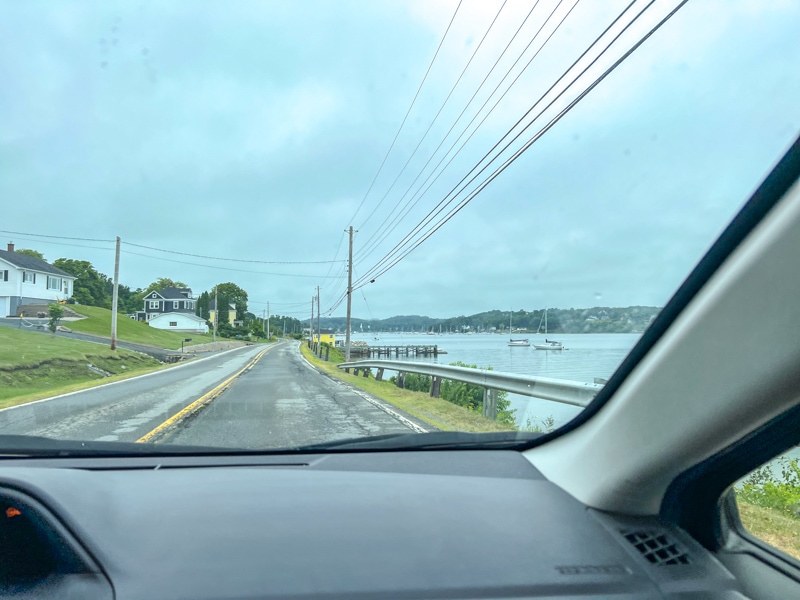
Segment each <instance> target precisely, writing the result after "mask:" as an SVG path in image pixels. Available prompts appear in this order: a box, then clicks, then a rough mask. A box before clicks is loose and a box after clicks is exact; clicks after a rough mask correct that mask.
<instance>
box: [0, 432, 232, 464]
mask: <svg viewBox="0 0 800 600" xmlns="http://www.w3.org/2000/svg"><path fill="white" fill-rule="evenodd" d="M229 452H231V449H230V448H216V447H210V446H178V445H171V444H137V443H135V442H94V441H80V440H54V439H51V438H47V437H41V436H33V435H0V459H3V458H27V457H36V458H69V457H72V458H79V457H101V456H172V455H176V454H210V453H229Z"/></svg>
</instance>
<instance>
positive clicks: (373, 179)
mask: <svg viewBox="0 0 800 600" xmlns="http://www.w3.org/2000/svg"><path fill="white" fill-rule="evenodd" d="M462 1H463V0H459V2H458V5H457V6H456V10H455V11H454V12H453V16H452V17H451V18H450V23H448V25H447V29H445V31H444V35H443V36H442V39H441V40H440V41H439V45H438V46H437V48H436V52H435V53H434V54H433V58H432V59H431V62H430V64H428V68H427V70H426V71H425V76H424V77H423V78H422V81H420V83H419V87H418V88H417V93H416V94H414V98H413V100H411V105H410V106H409V107H408V110H407V111H406V115H405V116H404V117H403V121H402V123H400V127H398V129H397V133H395V134H394V139H393V140H392V143H391V144H390V145H389V149H388V150H387V151H386V155H385V156H384V157H383V160H382V161H381V164H380V166H379V167H378V171H377V173H375V177H373V178H372V182H371V183H370V184H369V188H368V189H367V192H366V193H365V194H364V197H363V198H362V199H361V202H360V203H359V205H358V208H356V212H354V213H353V216H352V217H350V223H352V222H353V221H355V218H356V215H358V211H360V210H361V207H362V206H364V201H365V200H366V199H367V196H369V193H370V192H371V191H372V187H373V186H374V185H375V182H376V181H377V179H378V176H379V175H380V174H381V171H383V166H384V165H385V164H386V160H387V159H388V158H389V154H390V153H391V152H392V148H394V145H395V143H396V142H397V138H398V137H399V136H400V132H401V131H402V130H403V126H404V125H405V124H406V120H408V115H410V114H411V109H412V108H414V104H415V103H416V101H417V97H418V96H419V93H420V91H421V90H422V86H423V85H424V84H425V80H426V79H427V78H428V74H429V73H430V72H431V67H433V63H434V62H435V61H436V57H437V56H439V50H441V49H442V44H444V40H445V38H447V33H448V32H449V31H450V27H451V26H452V25H453V21H455V20H456V15H457V14H458V10H459V9H460V8H461V2H462Z"/></svg>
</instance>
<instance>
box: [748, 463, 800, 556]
mask: <svg viewBox="0 0 800 600" xmlns="http://www.w3.org/2000/svg"><path fill="white" fill-rule="evenodd" d="M735 491H736V504H737V507H738V509H739V516H740V518H741V520H742V525H744V528H745V529H746V530H747V531H748V533H750V534H751V535H752V536H754V537H756V538H758V539H760V540H761V541H763V542H766V543H767V544H769V545H771V546H774V547H775V548H777V549H778V550H781V551H782V552H785V553H786V554H788V555H789V556H793V557H794V558H796V559H799V560H800V448H793V449H792V450H790V451H789V452H787V453H785V454H784V455H782V456H780V457H778V458H776V459H775V460H773V461H771V462H769V463H767V464H766V465H764V466H762V467H761V468H759V469H756V470H755V471H753V472H752V473H750V475H748V476H747V477H745V478H744V479H742V480H741V481H739V483H737V484H736V487H735Z"/></svg>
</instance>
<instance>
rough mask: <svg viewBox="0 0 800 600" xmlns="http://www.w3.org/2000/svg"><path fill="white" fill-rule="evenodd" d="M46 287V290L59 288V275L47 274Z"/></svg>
mask: <svg viewBox="0 0 800 600" xmlns="http://www.w3.org/2000/svg"><path fill="white" fill-rule="evenodd" d="M47 289H48V290H59V291H60V290H61V277H53V276H52V275H48V276H47Z"/></svg>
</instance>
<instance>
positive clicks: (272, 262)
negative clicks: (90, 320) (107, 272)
mask: <svg viewBox="0 0 800 600" xmlns="http://www.w3.org/2000/svg"><path fill="white" fill-rule="evenodd" d="M122 243H123V244H125V245H126V246H134V247H136V248H144V249H146V250H154V251H156V252H165V253H167V254H178V255H180V256H191V257H193V258H204V259H206V260H224V261H228V262H239V263H251V264H260V265H327V264H329V263H336V262H339V263H342V262H344V261H343V260H340V261H336V260H250V259H243V258H224V257H220V256H204V255H202V254H192V253H190V252H178V251H177V250H166V249H164V248H155V247H153V246H144V245H142V244H134V243H133V242H122Z"/></svg>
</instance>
